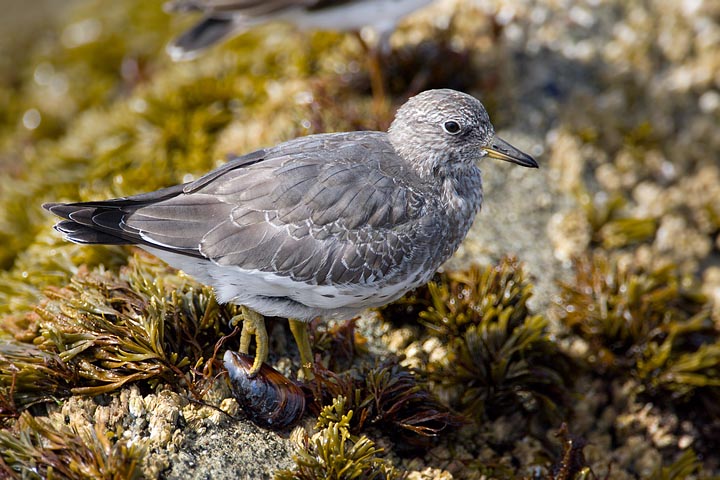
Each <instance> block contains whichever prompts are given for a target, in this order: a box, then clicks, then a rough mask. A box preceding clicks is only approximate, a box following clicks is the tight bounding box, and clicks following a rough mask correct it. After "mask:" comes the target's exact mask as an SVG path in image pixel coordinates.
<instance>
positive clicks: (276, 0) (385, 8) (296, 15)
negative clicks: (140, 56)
mask: <svg viewBox="0 0 720 480" xmlns="http://www.w3.org/2000/svg"><path fill="white" fill-rule="evenodd" d="M432 1H433V0H171V1H169V2H166V3H165V4H164V10H165V11H166V12H167V13H171V14H176V13H187V12H199V13H201V14H202V18H201V19H200V21H199V22H197V23H196V24H195V25H193V26H192V27H191V28H190V29H189V30H187V31H186V32H184V33H182V34H181V35H180V36H179V37H177V38H176V39H174V40H173V41H171V42H170V43H169V44H168V45H167V48H166V50H167V52H168V54H169V55H170V58H172V59H173V60H175V61H184V60H192V59H194V58H196V57H197V56H199V55H200V54H201V53H202V52H203V51H204V50H205V49H207V48H208V47H210V46H212V45H215V44H217V43H220V42H222V41H224V40H226V39H228V38H230V37H232V36H235V35H239V34H241V33H243V32H245V31H247V30H248V29H250V28H252V27H254V26H256V25H260V24H263V23H267V22H272V21H278V22H285V23H291V24H293V25H295V26H296V27H297V28H299V29H300V30H330V31H349V32H353V33H355V34H356V36H357V38H358V40H359V41H360V45H361V46H362V47H363V49H364V50H365V53H366V54H367V59H368V64H369V68H370V81H371V84H372V85H371V86H372V90H373V93H374V94H375V95H376V96H377V97H376V98H378V99H383V98H384V96H385V92H384V89H385V87H384V76H383V74H382V68H381V66H380V56H381V54H387V52H388V50H389V45H390V35H391V34H392V32H393V31H394V30H395V27H396V26H397V23H398V22H399V21H400V20H401V19H402V18H404V17H405V16H407V15H409V14H410V13H412V12H414V11H415V10H418V9H420V8H422V7H424V6H426V5H428V4H430V3H431V2H432ZM363 27H371V28H372V29H374V30H375V31H376V33H377V35H378V42H377V45H376V47H375V48H371V47H370V46H369V45H368V44H367V43H366V42H365V40H364V39H363V37H362V36H361V35H360V31H361V29H362V28H363Z"/></svg>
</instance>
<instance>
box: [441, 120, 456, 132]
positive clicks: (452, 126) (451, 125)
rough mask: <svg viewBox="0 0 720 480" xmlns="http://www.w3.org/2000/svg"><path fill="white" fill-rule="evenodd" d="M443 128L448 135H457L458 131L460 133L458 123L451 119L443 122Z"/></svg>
mask: <svg viewBox="0 0 720 480" xmlns="http://www.w3.org/2000/svg"><path fill="white" fill-rule="evenodd" d="M443 130H445V132H447V133H449V134H450V135H457V134H458V133H460V124H459V123H458V122H455V121H453V120H450V121H447V122H445V123H443Z"/></svg>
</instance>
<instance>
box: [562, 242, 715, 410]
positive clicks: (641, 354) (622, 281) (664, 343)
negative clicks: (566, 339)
mask: <svg viewBox="0 0 720 480" xmlns="http://www.w3.org/2000/svg"><path fill="white" fill-rule="evenodd" d="M575 275H576V276H575V280H574V282H564V283H561V294H560V300H559V306H560V307H561V308H560V320H561V322H562V323H563V324H564V325H565V326H566V327H567V328H568V329H569V330H570V331H571V332H573V333H574V334H577V335H579V336H580V337H581V338H582V339H584V340H585V341H586V342H587V343H588V346H589V350H590V352H589V353H590V354H589V355H587V358H586V359H585V361H587V362H588V363H589V364H591V365H593V366H594V367H596V369H597V371H598V372H599V373H600V374H607V375H612V376H618V375H620V376H628V375H629V376H631V377H632V378H635V379H636V380H637V381H638V382H639V385H640V386H641V388H642V390H643V393H645V394H647V395H649V396H650V397H651V398H654V399H655V400H657V401H661V402H662V401H668V400H670V401H672V402H677V401H678V400H683V401H690V400H693V399H695V400H699V401H700V402H701V403H702V404H703V405H705V407H706V408H705V411H707V413H709V414H710V415H711V416H712V417H713V418H718V415H720V409H718V408H717V406H716V405H717V400H718V399H720V388H719V387H720V381H718V375H720V335H719V334H720V332H718V330H717V327H716V326H715V325H714V323H713V321H712V319H711V316H710V313H711V308H710V303H709V301H708V299H707V298H706V297H705V296H704V295H703V294H702V293H701V291H700V288H699V287H698V286H697V284H696V283H695V282H694V281H693V280H692V279H691V278H688V277H684V276H683V275H681V274H680V273H679V272H678V270H677V268H676V267H675V266H674V265H672V264H668V265H665V266H662V267H657V268H654V269H647V268H644V267H640V266H637V265H635V266H633V265H622V266H621V265H618V264H617V263H614V262H612V261H611V260H610V259H608V258H607V256H605V255H603V254H600V253H596V254H594V255H589V256H586V257H582V258H579V259H576V261H575ZM666 394H669V397H668V396H667V395H666ZM696 394H697V395H698V398H694V397H695V396H696Z"/></svg>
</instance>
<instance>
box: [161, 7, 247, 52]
mask: <svg viewBox="0 0 720 480" xmlns="http://www.w3.org/2000/svg"><path fill="white" fill-rule="evenodd" d="M237 28H238V24H237V22H236V21H235V20H234V19H233V18H232V17H228V18H222V17H205V18H203V19H202V20H201V21H200V22H199V23H197V24H196V25H195V26H193V27H192V28H191V29H190V30H188V31H186V32H185V33H183V34H182V35H180V36H179V37H178V38H176V39H175V40H173V41H172V42H171V43H169V44H168V45H167V48H166V50H167V53H168V55H170V58H172V59H173V60H174V61H176V62H177V61H185V60H192V59H194V58H196V57H197V56H198V55H200V54H201V53H202V51H203V50H205V49H206V48H208V47H210V46H212V45H215V44H216V43H220V42H221V41H223V40H224V39H226V38H227V37H228V36H230V35H231V34H232V33H233V32H235V31H236V30H237Z"/></svg>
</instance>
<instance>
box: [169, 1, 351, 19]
mask: <svg viewBox="0 0 720 480" xmlns="http://www.w3.org/2000/svg"><path fill="white" fill-rule="evenodd" d="M347 1H349V0H171V1H169V2H166V3H165V6H164V8H165V10H166V11H167V12H171V13H175V12H188V11H200V12H204V13H205V14H208V15H213V16H229V15H243V16H247V17H256V16H261V15H268V14H271V13H274V12H278V11H281V10H283V9H286V8H290V7H305V8H315V7H316V6H317V5H318V4H334V3H344V2H347Z"/></svg>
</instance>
